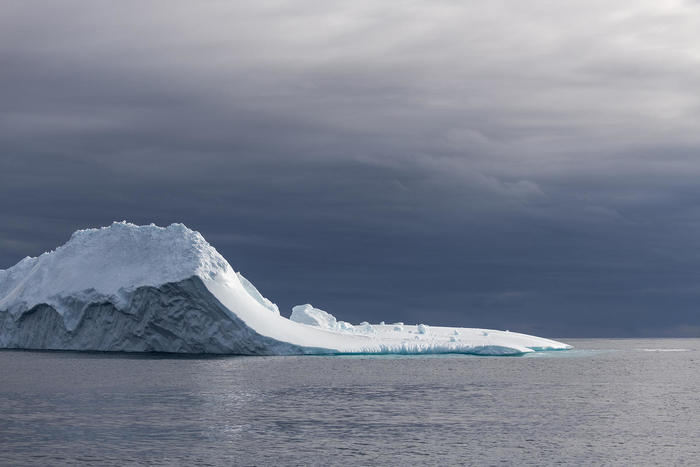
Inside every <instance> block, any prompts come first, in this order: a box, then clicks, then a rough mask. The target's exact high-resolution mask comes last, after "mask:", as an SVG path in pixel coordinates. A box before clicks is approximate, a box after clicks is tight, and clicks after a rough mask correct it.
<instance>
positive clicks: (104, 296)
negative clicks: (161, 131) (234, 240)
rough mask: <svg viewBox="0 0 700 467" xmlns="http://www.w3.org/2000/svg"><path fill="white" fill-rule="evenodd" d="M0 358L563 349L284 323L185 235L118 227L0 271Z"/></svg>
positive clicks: (502, 336) (502, 337)
mask: <svg viewBox="0 0 700 467" xmlns="http://www.w3.org/2000/svg"><path fill="white" fill-rule="evenodd" d="M0 348H31V349H73V350H108V351H152V352H187V353H235V354H248V355H284V354H343V353H357V354H365V353H366V354H377V353H401V354H414V353H415V354H418V353H451V352H456V353H471V354H479V355H518V354H523V353H527V352H532V351H534V350H546V349H567V348H569V346H568V345H566V344H562V343H560V342H556V341H552V340H548V339H542V338H538V337H533V336H527V335H524V334H518V333H511V332H508V331H492V330H482V329H468V328H445V327H428V326H425V325H416V326H404V325H403V324H402V323H396V324H391V325H386V324H379V325H370V324H369V323H362V324H360V325H356V326H353V325H351V324H349V323H346V322H344V321H338V320H336V319H335V317H333V316H332V315H330V314H329V313H326V312H324V311H322V310H318V309H317V308H314V307H312V306H311V305H303V306H299V307H295V308H294V311H293V314H292V319H287V318H284V317H283V316H281V315H280V313H279V310H278V308H277V306H276V305H275V304H274V303H272V302H270V301H269V300H268V299H266V298H265V297H263V296H262V294H260V292H259V291H258V290H257V289H256V288H255V286H253V284H251V283H250V282H249V281H248V280H246V279H245V277H243V276H242V275H241V274H240V273H236V272H234V270H233V269H232V268H231V266H230V265H229V264H228V262H227V261H226V260H225V259H224V258H223V257H222V256H221V255H220V254H219V253H218V252H217V251H216V250H215V249H214V248H213V247H212V246H211V245H209V244H208V243H207V242H206V241H205V240H204V238H203V237H202V236H201V235H200V234H199V233H198V232H195V231H192V230H190V229H188V228H187V227H185V226H184V225H182V224H172V225H170V226H169V227H166V228H163V227H157V226H155V225H148V226H136V225H133V224H129V223H126V222H115V223H114V224H112V225H111V226H109V227H103V228H101V229H87V230H80V231H78V232H75V233H74V234H73V236H72V237H71V238H70V240H69V241H68V242H67V243H66V244H65V245H63V246H61V247H59V248H57V249H56V250H54V251H52V252H48V253H44V254H43V255H41V256H39V257H37V258H29V257H27V258H25V259H23V260H22V261H20V262H19V263H17V264H16V265H15V266H13V267H11V268H10V269H7V270H0Z"/></svg>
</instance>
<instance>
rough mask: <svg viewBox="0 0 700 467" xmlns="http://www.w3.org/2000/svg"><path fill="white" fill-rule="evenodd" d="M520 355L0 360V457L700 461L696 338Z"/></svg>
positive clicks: (28, 356)
mask: <svg viewBox="0 0 700 467" xmlns="http://www.w3.org/2000/svg"><path fill="white" fill-rule="evenodd" d="M562 340H563V341H564V342H567V343H570V344H572V345H574V346H575V349H574V350H570V351H561V352H542V353H539V352H538V353H535V354H532V355H526V356H522V357H473V356H464V355H440V356H373V357H370V356H347V357H308V356H307V357H238V356H230V357H201V358H200V357H197V358H195V357H177V356H172V355H144V354H109V353H78V352H33V351H11V350H4V351H0V464H1V465H8V466H17V465H37V466H46V465H76V464H83V465H100V466H105V465H118V466H123V465H139V464H148V465H192V464H198V465H214V466H218V465H324V466H325V465H401V466H404V465H554V464H559V465H561V464H565V465H566V464H568V465H653V464H658V465H700V441H699V440H700V339H619V340H613V339H562Z"/></svg>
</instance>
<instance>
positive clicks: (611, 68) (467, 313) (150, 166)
mask: <svg viewBox="0 0 700 467" xmlns="http://www.w3.org/2000/svg"><path fill="white" fill-rule="evenodd" d="M698 83H700V4H698V3H697V2H679V1H659V0H653V1H652V0H649V1H639V0H635V1H618V2H612V4H611V2H603V1H595V0H590V1H567V2H554V1H552V2H545V1H525V2H523V1H517V0H513V1H494V2H461V1H460V2H457V1H455V2H450V1H435V0H429V1H428V0H426V1H412V2H377V1H366V2H365V1H353V2H335V1H319V2H311V1H308V2H299V1H297V2H256V1H251V2H244V1H235V2H216V1H212V2H196V3H195V2H170V1H168V2H140V1H138V2H128V1H124V2H67V1H57V2H32V1H27V0H22V1H17V2H14V1H4V2H3V3H2V4H1V5H0V215H1V217H0V268H7V267H10V266H12V265H13V264H14V263H16V262H17V261H18V260H19V259H21V258H22V257H24V256H27V255H31V256H35V255H38V254H40V253H42V252H43V251H45V250H48V249H52V248H54V247H56V246H58V245H60V244H62V243H64V242H65V241H66V240H67V238H68V237H69V236H70V233H71V232H73V231H74V230H76V229H79V228H85V227H92V226H100V225H106V224H109V223H110V222H111V221H113V220H122V219H126V220H130V221H132V222H135V223H150V222H155V223H157V224H160V225H164V224H169V223H171V222H184V223H185V224H187V225H188V226H189V227H191V228H194V229H196V230H199V231H200V232H202V234H203V235H204V236H205V238H207V239H208V240H209V241H210V243H212V244H213V245H214V246H215V247H216V248H217V249H218V250H219V251H220V252H221V253H222V254H223V255H224V256H225V257H226V258H227V259H228V260H229V261H230V262H231V264H232V265H233V267H234V269H236V270H241V271H242V272H243V273H244V274H245V275H246V276H248V277H249V278H250V279H251V280H252V281H253V282H254V283H255V284H256V285H257V286H258V287H259V288H260V289H261V291H262V292H263V294H264V295H266V296H268V297H269V298H270V299H272V300H273V301H276V302H277V303H278V304H279V305H280V306H281V308H283V309H285V308H289V307H290V306H292V305H294V304H298V303H305V302H311V303H313V304H314V305H315V306H318V307H321V308H324V309H327V310H328V311H331V312H332V313H334V314H336V315H337V316H339V317H340V318H341V319H344V320H348V321H355V322H358V321H362V320H368V321H378V320H381V319H384V320H387V321H392V320H401V321H405V322H416V321H421V322H428V323H432V324H452V325H464V326H475V327H496V328H509V329H511V330H520V331H524V332H530V333H535V334H540V335H548V336H644V335H677V336H699V335H700V310H699V306H700V248H699V246H700V245H698V243H700V242H699V239H700V235H699V234H700V183H698V180H700V158H699V156H700V153H699V149H700V93H698Z"/></svg>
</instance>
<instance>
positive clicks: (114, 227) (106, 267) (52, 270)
mask: <svg viewBox="0 0 700 467" xmlns="http://www.w3.org/2000/svg"><path fill="white" fill-rule="evenodd" d="M229 271H232V269H231V266H230V265H229V264H228V262H227V261H226V260H225V259H224V258H223V256H221V255H220V254H219V253H218V252H217V251H216V249H214V247H212V246H211V245H210V244H209V243H207V241H206V240H205V239H204V237H202V235H201V234H200V233H199V232H197V231H194V230H191V229H189V228H187V227H186V226H185V225H184V224H171V225H169V226H168V227H158V226H156V225H155V224H150V225H143V226H138V225H135V224H132V223H129V222H126V221H122V222H114V223H112V224H111V225H110V226H108V227H101V228H95V229H84V230H78V231H76V232H74V233H73V235H71V237H70V239H69V240H68V242H66V243H65V244H64V245H62V246H60V247H58V248H56V249H55V250H53V251H49V252H46V253H44V254H42V255H40V256H38V257H26V258H24V259H23V260H22V261H20V262H19V263H17V264H16V265H15V266H13V267H11V268H9V269H7V270H6V271H4V274H3V275H2V277H3V280H2V282H0V310H2V309H16V308H17V307H20V308H23V309H28V308H31V307H33V306H34V305H37V304H39V303H46V304H50V305H57V304H58V302H59V301H60V299H61V298H62V297H66V296H72V295H76V294H89V295H91V296H93V297H112V298H115V297H116V298H118V297H119V295H120V294H121V293H122V292H123V291H128V290H132V289H134V288H135V287H140V286H157V285H161V284H165V283H168V282H177V281H179V280H183V279H186V278H189V277H192V276H200V277H205V278H215V277H216V276H217V275H219V274H222V273H223V274H226V273H228V272H229ZM57 311H59V313H60V312H61V310H60V306H59V307H58V308H57Z"/></svg>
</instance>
